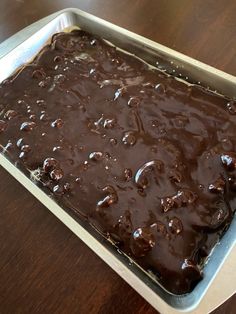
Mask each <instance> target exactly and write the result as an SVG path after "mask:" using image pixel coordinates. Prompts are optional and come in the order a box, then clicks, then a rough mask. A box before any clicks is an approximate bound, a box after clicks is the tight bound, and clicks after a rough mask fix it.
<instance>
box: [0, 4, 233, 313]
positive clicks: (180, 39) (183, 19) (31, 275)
mask: <svg viewBox="0 0 236 314" xmlns="http://www.w3.org/2000/svg"><path fill="white" fill-rule="evenodd" d="M66 7H79V8H81V9H83V10H85V11H88V12H91V13H93V14H95V15H97V16H99V17H102V18H104V19H107V20H109V21H111V22H113V23H115V24H118V25H120V26H122V27H125V28H127V29H129V30H132V31H134V32H137V33H139V34H141V35H144V36H146V37H148V38H151V39H153V40H155V41H157V42H160V43H162V44H164V45H166V46H168V47H171V48H174V49H176V50H178V51H181V52H183V53H185V54H187V55H189V56H191V57H194V58H197V59H199V60H201V61H203V62H205V63H208V64H210V65H212V66H215V67H217V68H219V69H222V70H224V71H226V72H228V73H231V74H234V75H236V58H235V55H236V49H235V39H236V19H235V13H236V2H235V0H198V1H190V0H179V1H175V0H172V1H171V0H133V1H131V0H130V1H128V0H84V1H82V0H76V1H72V0H70V1H66V0H15V1H14V0H0V41H3V40H4V39H6V38H8V37H9V36H11V35H13V34H14V33H15V32H17V31H18V30H20V29H22V28H24V27H25V26H27V25H29V24H31V23H32V22H34V21H36V20H38V19H39V18H42V17H44V16H46V15H48V14H50V13H53V12H55V11H57V10H60V9H63V8H66ZM0 200H1V202H0V204H1V208H0V313H1V314H6V313H10V314H11V313H24V314H25V313H44V314H47V313H70V314H71V313H81V314H83V313H104V314H107V313H109V314H110V313H124V312H126V313H155V311H154V310H153V308H152V307H151V306H150V305H148V304H147V303H146V302H145V301H144V300H143V299H142V297H140V296H139V295H138V294H137V293H136V292H135V291H134V290H133V289H132V288H130V287H129V286H128V285H127V284H126V283H125V282H124V281H123V280H122V279H120V278H119V277H118V276H117V275H116V274H115V273H114V272H113V271H112V270H111V269H110V268H109V267H108V266H106V265H105V263H104V262H102V261H101V260H100V259H99V258H98V257H97V256H96V255H95V254H94V253H93V252H92V251H91V250H90V249H88V248H87V247H86V246H85V245H84V244H83V243H82V242H81V241H80V240H79V239H78V238H77V237H76V236H75V235H73V234H72V233H71V232H70V231H69V230H68V229H67V228H66V227H65V226H64V225H63V224H62V223H61V222H59V221H58V220H57V219H56V218H55V217H54V216H53V215H52V214H51V213H50V212H49V211H48V210H47V209H46V208H45V207H44V206H42V205H41V204H40V203H39V202H38V201H37V200H36V199H35V198H34V197H33V196H31V195H30V194H29V193H28V192H27V191H26V190H25V189H24V188H23V187H22V186H21V185H20V184H19V183H17V182H16V181H15V180H14V179H13V178H11V177H10V175H8V174H7V173H6V172H5V171H4V170H3V169H0ZM235 307H236V295H235V296H234V297H232V298H231V299H230V300H228V301H227V302H226V303H225V304H224V305H222V306H221V307H220V308H218V309H217V310H216V311H214V314H217V313H218V314H223V313H227V314H230V313H232V314H233V313H235ZM199 314H205V313H199Z"/></svg>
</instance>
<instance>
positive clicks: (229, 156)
mask: <svg viewBox="0 0 236 314" xmlns="http://www.w3.org/2000/svg"><path fill="white" fill-rule="evenodd" d="M221 162H222V164H223V165H224V167H225V169H226V170H228V171H233V170H235V169H236V153H233V152H229V153H224V154H222V155H221Z"/></svg>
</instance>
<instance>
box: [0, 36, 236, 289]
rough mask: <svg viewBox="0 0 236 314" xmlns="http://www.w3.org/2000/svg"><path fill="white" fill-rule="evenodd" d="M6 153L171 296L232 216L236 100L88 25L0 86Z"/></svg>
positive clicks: (198, 267) (186, 285) (0, 130)
mask: <svg viewBox="0 0 236 314" xmlns="http://www.w3.org/2000/svg"><path fill="white" fill-rule="evenodd" d="M0 99H1V100H0V144H1V150H2V151H3V152H4V153H5V154H6V155H7V157H8V158H9V159H10V160H11V161H12V162H14V163H15V164H16V165H17V166H19V167H23V168H24V169H27V170H30V171H31V176H33V177H34V178H35V179H37V180H40V184H41V185H43V186H44V187H46V188H47V189H48V193H50V194H51V195H52V196H53V197H54V198H55V199H56V200H57V201H58V202H60V204H62V205H63V206H65V207H69V208H71V209H73V210H75V211H77V212H78V214H79V215H81V216H82V217H83V219H87V220H88V221H89V222H90V223H91V224H93V226H95V227H96V228H97V229H98V230H99V231H100V232H102V233H103V234H104V235H106V236H108V237H110V238H111V239H113V241H114V242H115V243H116V245H117V246H118V247H119V249H120V250H121V251H123V252H125V253H127V254H128V255H130V257H132V258H133V259H134V260H135V261H136V262H137V263H138V264H139V265H140V266H141V267H143V268H144V269H145V270H146V271H148V272H150V273H152V275H155V276H156V278H157V279H158V280H159V282H160V283H161V284H162V285H163V286H164V287H165V288H166V289H167V290H169V291H170V292H172V293H175V294H183V293H187V292H190V291H191V290H192V289H193V288H194V286H195V285H196V283H197V282H198V281H199V280H201V278H202V276H203V274H202V273H203V272H202V265H203V264H204V260H205V258H206V257H207V256H208V255H209V253H210V252H211V250H212V248H213V247H214V245H215V244H216V243H217V241H218V239H219V236H220V235H221V234H222V233H223V231H224V230H226V228H227V226H228V225H229V224H230V222H231V220H232V218H233V213H234V210H235V191H236V179H235V178H236V170H235V169H236V153H235V152H236V137H235V134H236V123H235V122H236V107H235V102H234V101H233V100H230V99H227V98H226V97H222V96H219V95H216V94H213V93H211V92H210V91H207V90H204V89H203V88H201V87H198V86H194V85H189V84H185V83H183V82H181V81H179V80H177V79H175V78H174V77H171V76H168V75H166V74H165V73H162V72H160V71H159V70H157V69H153V68H151V67H150V66H148V65H147V64H145V63H144V62H142V61H141V60H139V59H137V58H135V57H134V56H131V55H128V54H125V53H123V52H121V51H119V50H117V49H116V48H115V47H113V46H111V45H109V44H107V43H106V42H105V41H103V40H102V39H100V38H97V37H94V36H93V35H91V34H88V33H86V32H84V31H79V30H76V31H73V32H71V33H60V34H56V35H54V36H53V38H52V42H51V44H50V45H48V46H46V47H45V48H44V49H43V50H42V51H41V52H40V53H39V54H38V56H37V57H36V58H35V60H34V61H33V62H32V63H30V64H27V65H25V66H24V67H23V68H21V69H20V70H19V71H17V73H15V74H14V75H13V76H12V77H10V78H9V79H7V80H5V81H4V82H3V83H2V84H1V85H0Z"/></svg>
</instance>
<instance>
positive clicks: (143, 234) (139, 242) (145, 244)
mask: <svg viewBox="0 0 236 314" xmlns="http://www.w3.org/2000/svg"><path fill="white" fill-rule="evenodd" d="M155 244H156V243H155V239H154V236H153V234H152V233H151V232H150V231H149V230H148V229H147V228H138V229H136V230H135V231H134V232H133V236H132V239H131V250H132V253H133V254H134V255H135V256H137V257H142V256H145V255H147V254H148V253H149V252H150V251H151V250H152V248H153V247H154V245H155Z"/></svg>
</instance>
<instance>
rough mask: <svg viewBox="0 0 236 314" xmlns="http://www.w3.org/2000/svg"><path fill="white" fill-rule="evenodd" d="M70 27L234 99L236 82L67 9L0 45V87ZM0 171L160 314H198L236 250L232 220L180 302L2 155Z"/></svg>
mask: <svg viewBox="0 0 236 314" xmlns="http://www.w3.org/2000/svg"><path fill="white" fill-rule="evenodd" d="M74 27H79V28H81V29H83V30H86V31H89V32H91V33H93V34H95V35H98V36H100V37H102V38H104V39H106V40H108V41H109V42H111V43H112V44H114V45H115V46H117V47H119V48H121V49H124V50H125V51H127V52H129V53H132V54H135V55H136V56H138V57H140V58H142V59H143V60H145V61H146V62H148V63H149V64H151V65H152V66H155V67H158V68H159V69H161V70H162V71H166V72H167V73H169V74H173V75H175V76H176V77H179V78H180V79H184V80H185V81H187V82H189V83H195V84H200V85H201V86H204V87H206V88H209V89H210V90H213V91H215V92H217V93H220V94H223V95H225V96H228V97H231V98H235V99H236V78H235V77H234V76H232V75H229V74H226V73H224V72H222V71H219V70H217V69H214V68H212V67H210V66H208V65H205V64H203V63H201V62H198V61H196V60H194V59H192V58H189V57H187V56H185V55H183V54H181V53H178V52H176V51H174V50H171V49H169V48H167V47H164V46H162V45H160V44H157V43H155V42H153V41H151V40H148V39H146V38H144V37H141V36H139V35H137V34H134V33H132V32H129V31H127V30H125V29H123V28H120V27H118V26H116V25H113V24H111V23H109V22H106V21H104V20H102V19H99V18H97V17H95V16H93V15H91V14H88V13H85V12H83V11H81V10H78V9H66V10H62V11H59V12H57V13H54V14H52V15H50V16H48V17H46V18H44V19H42V20H40V21H38V22H36V23H34V24H32V25H31V26H29V27H27V28H25V29H24V30H22V31H20V32H19V33H17V34H16V35H14V36H12V37H11V38H9V39H8V40H6V41H5V42H4V43H2V44H1V45H0V68H1V72H0V82H1V81H2V80H4V79H5V78H7V77H8V76H9V75H11V74H12V73H13V72H15V71H16V69H17V68H18V67H20V66H21V65H23V64H24V63H26V62H29V61H31V60H32V59H33V57H34V56H35V55H36V54H37V53H38V52H39V51H40V50H41V49H42V47H43V46H44V45H45V44H46V43H47V42H48V41H49V40H50V38H51V36H52V35H53V34H55V33H57V32H61V31H64V30H68V29H72V28H74ZM0 165H2V166H3V167H4V168H5V169H6V170H7V171H8V172H9V173H10V174H12V175H13V176H14V177H15V178H16V179H17V180H18V181H19V182H21V184H23V185H24V186H25V187H26V189H28V190H29V191H30V192H31V193H32V194H33V195H35V196H36V197H37V198H38V199H39V200H40V202H42V203H43V204H44V205H45V206H46V207H47V208H48V209H49V210H50V211H51V212H53V213H54V214H55V215H56V216H57V217H58V218H59V219H60V220H61V221H62V222H63V223H64V224H65V225H67V226H68V227H69V228H70V229H71V230H72V231H73V232H74V233H75V234H76V235H77V236H78V237H79V238H80V239H81V240H83V241H84V242H85V243H86V244H87V245H88V246H89V247H90V248H91V249H92V250H93V251H94V252H95V253H96V254H97V255H99V256H100V257H101V258H102V259H103V260H104V261H105V262H106V263H107V264H108V265H110V266H111V267H112V268H113V269H114V270H115V271H116V272H117V273H118V274H119V275H120V276H121V277H122V278H123V279H124V280H126V281H127V282H128V283H129V284H130V285H131V286H132V287H133V288H134V289H135V290H136V291H137V292H139V293H140V294H141V295H142V296H143V297H144V298H145V299H146V300H147V301H148V302H149V303H151V304H152V305H153V306H154V307H155V308H156V309H157V310H159V311H160V312H161V313H177V312H188V313H196V311H197V312H198V313H200V312H199V311H198V310H196V309H197V308H198V309H199V310H200V307H199V303H200V301H201V300H202V299H203V297H204V296H205V295H206V294H207V290H208V288H209V287H210V286H211V284H212V282H213V280H214V278H215V277H219V276H220V268H221V266H222V265H223V264H224V263H225V264H226V266H227V256H228V255H229V254H232V249H233V248H236V216H235V217H234V219H233V221H232V223H231V225H230V227H229V229H228V230H227V232H226V233H225V234H224V236H223V237H222V238H221V240H220V242H219V243H218V244H217V245H216V246H215V248H214V249H213V251H212V253H211V255H210V257H209V259H208V261H207V263H206V265H205V267H204V278H203V280H202V281H201V282H200V283H198V285H197V286H196V287H195V288H194V290H193V291H192V292H191V293H188V294H185V295H181V296H177V295H173V294H171V293H169V292H168V291H166V290H165V289H164V288H162V287H161V286H160V285H159V284H158V282H156V281H155V280H154V279H152V278H151V277H150V276H149V275H148V274H147V273H146V272H145V271H144V270H142V269H141V268H140V267H139V266H138V265H136V264H135V263H134V262H132V260H130V259H129V258H128V257H127V256H125V255H124V254H122V253H121V252H120V251H119V250H117V248H115V247H114V246H113V245H112V243H110V242H109V241H108V240H106V239H104V238H103V236H102V235H100V234H99V233H98V232H97V231H95V230H94V229H93V228H92V227H91V226H90V225H89V224H88V222H86V221H83V220H82V219H81V218H80V217H78V216H77V215H75V214H74V213H73V212H70V210H68V209H67V208H62V207H60V206H59V205H58V204H56V202H55V201H54V200H53V199H51V198H50V197H49V196H48V195H47V194H46V193H45V192H44V191H43V190H42V189H40V188H39V187H38V186H37V185H36V184H35V183H34V182H33V180H32V179H31V178H30V174H29V173H28V174H27V173H23V172H22V171H20V170H19V169H17V168H16V167H15V166H14V164H13V163H11V162H10V161H9V160H8V159H7V157H6V156H5V155H3V154H0ZM225 286H227V283H225ZM225 288H226V287H225ZM221 289H224V287H221ZM234 291H236V281H235V282H234ZM206 297H207V296H206ZM214 302H215V303H214V304H212V307H211V308H212V309H213V308H214V307H215V306H216V304H219V300H218V303H217V300H214ZM201 313H203V312H201Z"/></svg>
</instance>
